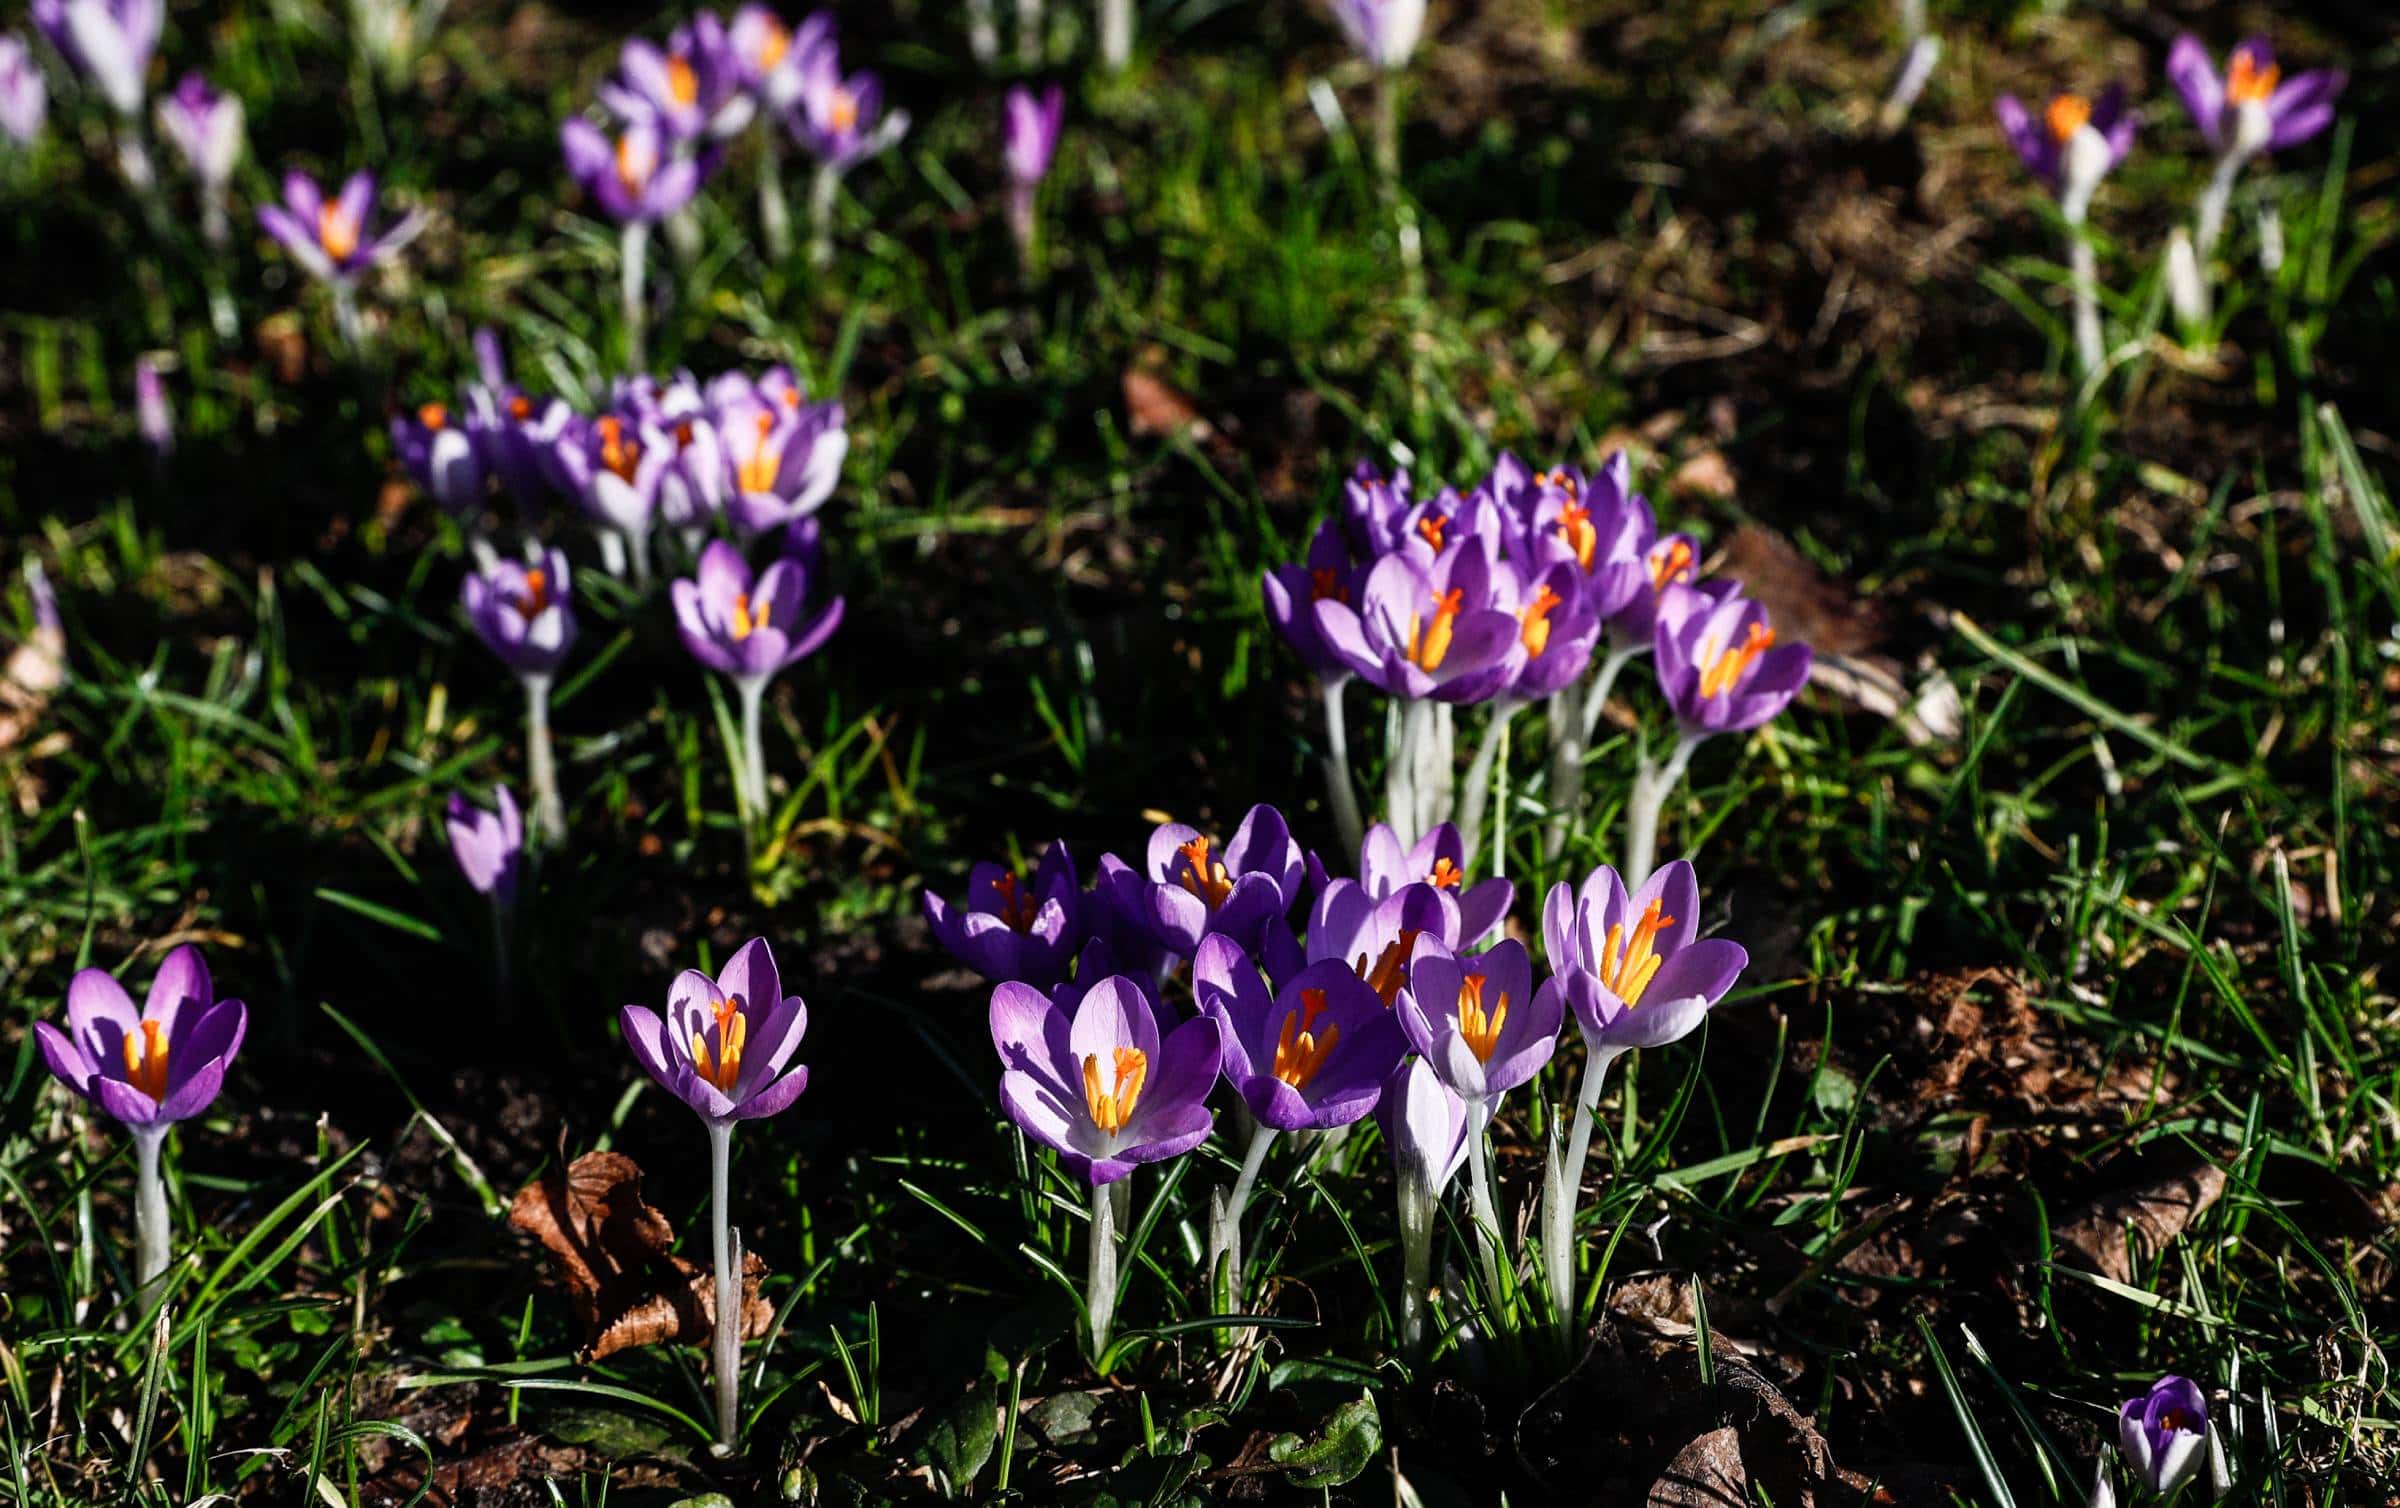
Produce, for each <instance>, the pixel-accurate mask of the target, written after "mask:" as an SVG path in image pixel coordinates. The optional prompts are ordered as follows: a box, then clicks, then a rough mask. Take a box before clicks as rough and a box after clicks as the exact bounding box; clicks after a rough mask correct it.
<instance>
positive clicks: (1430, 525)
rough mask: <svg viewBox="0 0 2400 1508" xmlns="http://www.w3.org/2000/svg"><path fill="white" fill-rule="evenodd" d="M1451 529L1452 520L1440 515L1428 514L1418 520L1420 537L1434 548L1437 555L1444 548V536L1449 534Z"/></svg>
mask: <svg viewBox="0 0 2400 1508" xmlns="http://www.w3.org/2000/svg"><path fill="white" fill-rule="evenodd" d="M1449 528H1450V520H1448V519H1446V518H1444V517H1443V516H1442V515H1440V514H1439V513H1428V514H1426V515H1425V516H1424V517H1423V518H1420V519H1418V520H1417V534H1418V536H1419V537H1420V538H1422V539H1423V540H1424V541H1425V542H1426V543H1427V544H1429V545H1431V546H1433V548H1434V551H1435V553H1437V554H1438V553H1440V551H1441V548H1442V535H1443V534H1444V533H1445V532H1447V531H1448V530H1449Z"/></svg>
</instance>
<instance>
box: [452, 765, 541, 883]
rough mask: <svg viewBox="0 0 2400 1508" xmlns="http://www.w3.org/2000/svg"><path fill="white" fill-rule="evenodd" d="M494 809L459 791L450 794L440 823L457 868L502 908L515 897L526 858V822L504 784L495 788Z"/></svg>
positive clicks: (469, 881)
mask: <svg viewBox="0 0 2400 1508" xmlns="http://www.w3.org/2000/svg"><path fill="white" fill-rule="evenodd" d="M492 802H493V810H491V811H488V812H487V811H485V810H484V809H483V808H481V807H479V806H476V805H475V804H474V803H472V802H470V801H468V800H467V798H466V797H465V796H464V795H463V794H461V793H460V792H457V791H453V792H451V793H450V808H449V811H448V812H447V813H446V814H445V816H444V819H443V826H444V828H445V829H446V830H447V831H448V832H449V835H450V854H451V857H453V858H455V859H457V860H458V871H459V873H460V874H463V875H465V876H466V879H467V883H468V884H469V885H471V886H473V887H474V889H475V892H476V893H477V894H478V895H487V896H490V897H491V899H492V904H493V905H495V906H499V907H501V908H503V909H505V908H507V907H509V906H513V905H515V904H516V900H517V880H518V876H519V875H520V873H521V872H522V869H523V864H524V858H525V821H524V818H523V816H522V815H521V814H520V813H519V812H518V810H517V798H516V797H514V796H512V795H510V794H509V790H508V787H507V786H504V785H503V786H497V787H494V789H493V791H492Z"/></svg>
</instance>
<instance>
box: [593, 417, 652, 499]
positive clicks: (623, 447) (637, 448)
mask: <svg viewBox="0 0 2400 1508" xmlns="http://www.w3.org/2000/svg"><path fill="white" fill-rule="evenodd" d="M599 429H600V464H601V465H602V466H605V467H607V468H608V469H609V470H610V471H612V472H614V473H616V475H617V478H618V479H619V480H620V481H626V482H630V481H632V480H633V470H634V467H635V466H636V465H638V464H640V462H641V459H642V445H641V442H640V441H639V440H629V439H627V438H625V421H624V420H622V419H620V418H618V417H617V416H616V415H614V414H606V415H603V416H602V417H601V420H600V424H599Z"/></svg>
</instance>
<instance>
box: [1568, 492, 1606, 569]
mask: <svg viewBox="0 0 2400 1508" xmlns="http://www.w3.org/2000/svg"><path fill="white" fill-rule="evenodd" d="M1558 537H1559V538H1560V539H1562V540H1565V541H1566V545H1567V548H1568V549H1570V550H1573V551H1574V552H1575V564H1577V565H1578V566H1581V567H1582V568H1583V569H1584V570H1587V571H1588V570H1590V569H1591V568H1592V557H1593V556H1594V555H1595V554H1597V553H1599V550H1600V529H1599V526H1598V525H1596V524H1594V523H1593V522H1592V510H1591V509H1589V508H1586V507H1585V506H1583V504H1581V503H1569V504H1567V505H1566V506H1565V507H1564V508H1561V509H1559V510H1558Z"/></svg>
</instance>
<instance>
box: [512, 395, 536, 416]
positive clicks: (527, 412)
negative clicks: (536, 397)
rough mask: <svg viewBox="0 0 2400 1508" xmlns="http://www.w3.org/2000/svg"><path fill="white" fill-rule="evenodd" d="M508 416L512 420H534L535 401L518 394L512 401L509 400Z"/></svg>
mask: <svg viewBox="0 0 2400 1508" xmlns="http://www.w3.org/2000/svg"><path fill="white" fill-rule="evenodd" d="M508 416H509V417H510V418H511V419H530V418H532V417H533V400H532V399H531V398H528V397H526V396H525V395H524V394H523V393H519V394H517V396H515V397H514V398H511V399H509V400H508Z"/></svg>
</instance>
